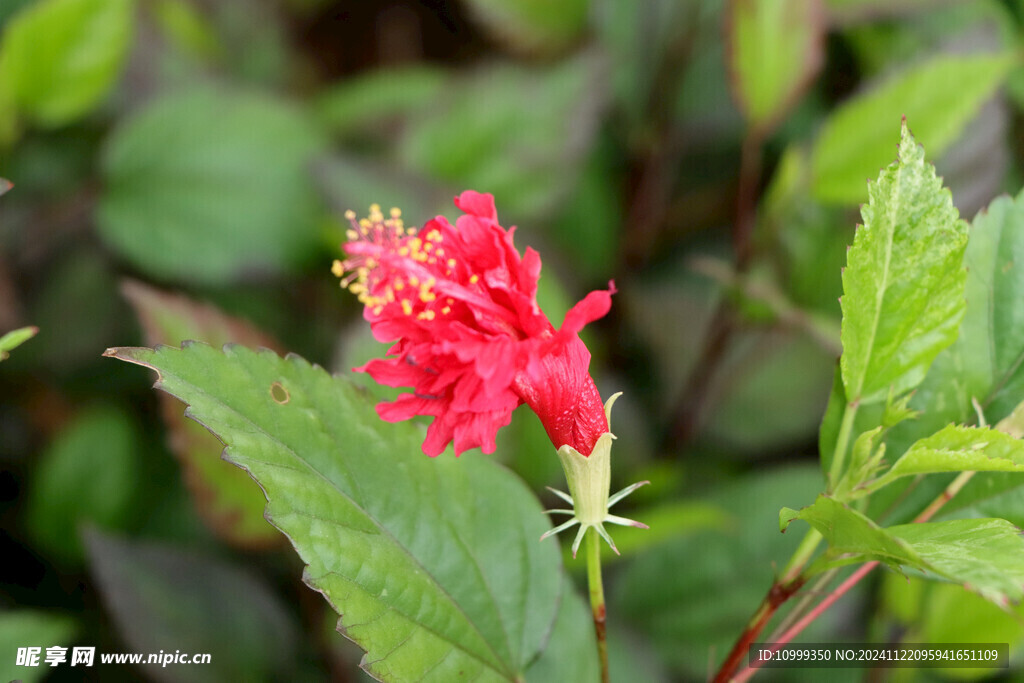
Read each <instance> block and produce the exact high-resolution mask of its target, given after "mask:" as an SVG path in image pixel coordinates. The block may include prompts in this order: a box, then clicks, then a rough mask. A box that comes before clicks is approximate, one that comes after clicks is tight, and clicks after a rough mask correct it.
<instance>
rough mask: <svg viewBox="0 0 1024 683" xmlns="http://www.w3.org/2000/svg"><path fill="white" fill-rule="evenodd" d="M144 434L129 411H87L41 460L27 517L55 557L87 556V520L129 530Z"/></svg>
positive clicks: (30, 527)
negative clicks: (84, 547)
mask: <svg viewBox="0 0 1024 683" xmlns="http://www.w3.org/2000/svg"><path fill="white" fill-rule="evenodd" d="M137 449H138V434H137V433H136V430H135V427H134V424H133V423H132V421H131V419H130V418H129V417H128V416H127V415H125V413H124V412H122V411H120V410H117V409H115V408H112V407H99V408H92V409H89V410H86V411H84V412H83V413H82V414H81V415H79V416H77V417H76V418H75V420H74V421H73V422H72V423H71V424H69V425H67V426H66V427H65V428H64V430H63V432H62V433H61V434H60V436H59V437H58V438H56V439H54V440H53V441H52V442H51V443H50V445H49V447H48V448H47V449H46V451H45V452H43V454H42V455H41V457H40V458H39V461H38V463H37V464H36V468H35V472H34V476H33V477H32V482H31V486H30V488H29V490H28V495H27V499H26V512H25V520H26V524H27V526H28V530H29V533H30V534H31V537H32V539H33V541H34V542H35V543H36V544H37V545H38V547H39V548H41V549H42V550H43V551H45V553H46V555H47V556H49V557H50V558H51V559H52V560H55V561H58V562H62V563H66V562H78V561H80V560H81V554H82V545H81V543H80V542H79V531H80V529H81V527H82V525H83V524H93V525H96V526H99V527H102V528H105V529H123V528H125V527H126V526H127V525H128V523H129V522H130V521H131V520H132V519H133V515H132V503H133V499H134V491H135V482H136V478H137V476H138V470H139V464H138V453H137V452H136V451H137Z"/></svg>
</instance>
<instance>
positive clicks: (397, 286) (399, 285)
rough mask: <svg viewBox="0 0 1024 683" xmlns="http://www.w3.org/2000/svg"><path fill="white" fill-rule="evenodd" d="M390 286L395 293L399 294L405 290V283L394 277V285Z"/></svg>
mask: <svg viewBox="0 0 1024 683" xmlns="http://www.w3.org/2000/svg"><path fill="white" fill-rule="evenodd" d="M391 286H392V287H394V288H395V291H396V292H401V291H402V290H403V289H405V282H403V281H402V278H400V277H396V278H395V282H394V284H393V285H391Z"/></svg>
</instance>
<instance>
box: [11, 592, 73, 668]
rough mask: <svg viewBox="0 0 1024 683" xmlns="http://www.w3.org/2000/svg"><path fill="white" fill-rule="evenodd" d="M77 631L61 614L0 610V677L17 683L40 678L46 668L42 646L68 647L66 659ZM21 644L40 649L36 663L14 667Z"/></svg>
mask: <svg viewBox="0 0 1024 683" xmlns="http://www.w3.org/2000/svg"><path fill="white" fill-rule="evenodd" d="M77 630H78V626H77V625H76V624H75V621H74V620H73V619H71V618H70V617H68V616H65V615H62V614H51V613H49V612H40V611H36V610H27V609H19V610H11V611H7V612H0V679H3V680H5V681H21V683H35V682H36V681H40V680H42V679H43V678H45V677H46V675H47V674H48V673H49V671H50V667H49V666H47V665H46V664H45V658H46V648H48V647H54V646H59V647H66V648H68V661H70V659H71V657H70V652H71V650H70V648H71V640H72V638H74V637H75V633H76V631H77ZM22 647H38V648H40V653H39V663H38V664H37V665H36V666H17V661H18V648H22Z"/></svg>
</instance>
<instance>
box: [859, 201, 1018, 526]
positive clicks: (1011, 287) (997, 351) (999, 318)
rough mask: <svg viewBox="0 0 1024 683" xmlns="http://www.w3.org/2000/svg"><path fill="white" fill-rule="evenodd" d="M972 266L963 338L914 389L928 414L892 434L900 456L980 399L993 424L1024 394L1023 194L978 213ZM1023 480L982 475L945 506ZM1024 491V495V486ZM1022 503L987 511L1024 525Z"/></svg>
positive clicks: (927, 492) (927, 488)
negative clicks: (1023, 307)
mask: <svg viewBox="0 0 1024 683" xmlns="http://www.w3.org/2000/svg"><path fill="white" fill-rule="evenodd" d="M964 263H965V265H966V266H967V283H966V289H965V298H966V300H967V309H966V312H965V314H964V319H963V322H962V323H961V325H960V335H959V337H958V338H957V340H956V343H954V344H953V345H952V346H950V347H949V348H948V349H946V350H945V351H943V352H942V353H941V354H939V356H938V357H937V358H936V359H935V363H934V365H933V366H932V368H931V370H930V371H929V372H928V376H927V377H926V378H925V381H924V382H923V383H922V384H921V386H920V387H918V389H917V391H916V392H915V393H914V397H913V399H912V400H911V403H910V406H911V407H912V408H914V409H916V410H918V411H919V412H920V416H919V417H918V419H917V420H914V421H911V422H907V423H905V424H903V425H900V426H899V427H897V428H896V429H894V430H893V432H892V434H891V435H890V436H889V437H888V438H887V442H888V443H889V451H890V453H893V454H896V455H899V454H900V453H902V452H904V451H905V450H906V449H907V448H909V447H910V445H911V444H913V443H914V442H915V441H917V440H918V439H921V438H924V437H926V436H928V435H930V434H933V433H935V432H937V431H938V430H940V429H942V428H943V427H945V426H946V425H948V424H949V423H950V422H958V423H966V422H971V421H973V420H975V419H976V418H975V411H974V408H973V407H972V406H971V399H972V398H976V399H977V400H978V401H979V403H980V404H981V405H982V407H983V408H984V412H985V416H986V418H987V419H988V421H989V422H990V423H995V422H997V421H999V420H1001V419H1003V418H1005V417H1006V416H1007V415H1008V414H1010V413H1011V412H1012V411H1013V409H1014V408H1015V407H1016V406H1017V404H1018V403H1020V402H1021V400H1022V399H1024V363H1021V359H1024V315H1022V312H1021V307H1020V301H1021V300H1024V194H1022V195H1020V196H1018V197H1017V198H1015V199H1011V198H1009V197H1000V198H998V199H996V200H995V201H993V202H992V204H991V205H990V206H989V207H988V209H987V210H985V211H983V212H981V213H979V214H978V216H977V217H975V219H974V222H973V224H972V225H971V229H970V240H969V241H968V243H967V250H966V252H965V253H964ZM1022 485H1024V481H1021V478H1020V477H1017V476H1015V475H1001V474H984V475H978V476H976V477H974V479H972V480H971V481H970V482H969V483H968V484H967V486H965V487H964V490H963V491H961V492H960V493H959V494H958V495H957V497H956V498H954V499H953V500H952V501H951V502H950V503H949V504H948V505H947V507H946V508H944V509H943V514H945V513H946V512H953V511H955V510H958V509H961V508H962V507H964V506H967V505H974V504H975V503H978V502H980V501H983V500H986V499H988V498H992V497H993V496H997V495H1001V494H1003V493H1004V492H1006V491H1008V490H1009V489H1015V488H1019V487H1021V486H1022ZM943 486H945V484H944V483H943V482H940V481H936V482H935V483H934V484H931V483H929V482H925V483H924V484H923V485H922V486H920V487H918V488H919V489H921V490H922V491H921V496H922V499H926V498H929V497H934V496H935V495H936V494H937V493H938V492H939V491H941V489H942V487H943ZM898 488H899V486H894V487H891V488H890V489H887V490H886V492H885V493H883V494H881V495H882V496H883V498H888V496H890V495H891V496H896V495H898V494H899V491H898V490H897V489H898ZM1020 493H1021V494H1024V489H1022V490H1021V492H1020ZM1012 495H1014V494H1011V496H1012ZM891 502H892V501H891V500H886V499H879V501H878V503H877V504H878V505H879V506H880V507H879V509H882V508H885V507H888V505H889V504H890V503H891ZM925 502H927V501H925ZM873 505H874V503H873ZM1017 507H1019V506H1017V505H1016V504H1013V503H1011V501H1010V500H1009V499H1004V502H1003V503H1000V504H998V505H996V507H992V508H988V507H986V510H985V511H984V513H983V515H984V516H994V517H1008V518H1012V519H1013V520H1014V521H1018V520H1019V521H1021V523H1024V517H1019V516H1016V514H1014V515H1012V516H1011V514H1010V510H1011V509H1016V508H1017ZM909 514H914V512H913V511H911V512H910V513H909Z"/></svg>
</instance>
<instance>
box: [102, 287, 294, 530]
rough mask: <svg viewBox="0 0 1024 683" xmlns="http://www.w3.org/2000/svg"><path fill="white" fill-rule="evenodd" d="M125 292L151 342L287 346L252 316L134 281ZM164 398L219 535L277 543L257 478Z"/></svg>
mask: <svg viewBox="0 0 1024 683" xmlns="http://www.w3.org/2000/svg"><path fill="white" fill-rule="evenodd" d="M122 291H123V292H124V295H125V298H126V299H128V302H129V303H131V305H132V307H133V308H134V309H135V314H136V315H137V316H138V318H139V323H140V325H141V326H142V331H143V334H144V336H145V339H146V343H147V344H151V345H154V346H155V345H157V344H173V345H177V344H180V343H181V342H183V341H185V340H188V339H191V340H195V341H203V342H206V343H208V344H210V345H212V346H217V347H219V346H223V345H224V344H227V343H229V342H235V343H239V344H245V345H248V346H252V347H265V348H268V349H280V348H281V346H280V344H278V343H277V342H276V341H275V340H274V339H272V338H270V337H269V336H268V335H266V334H264V333H263V332H261V331H260V330H258V329H257V328H256V327H254V326H253V325H252V324H251V323H249V322H248V321H245V320H241V319H239V318H233V317H231V316H228V315H226V314H225V313H223V312H222V311H220V310H219V309H217V308H214V307H213V306H210V305H205V304H201V303H198V302H196V301H192V300H190V299H187V298H185V297H183V296H174V295H171V294H165V293H164V292H161V291H159V290H156V289H153V288H151V287H148V286H147V285H144V284H142V283H140V282H135V281H131V280H130V281H127V282H125V283H124V285H123V286H122ZM160 398H161V399H162V400H161V409H162V410H161V413H162V415H163V418H164V423H165V424H166V425H167V428H168V430H169V432H170V438H169V445H170V448H171V450H172V451H173V452H174V454H175V455H176V456H177V458H178V460H179V461H180V462H181V467H182V470H183V473H184V477H183V478H184V481H185V484H186V485H187V486H188V489H189V492H190V493H191V494H192V499H193V501H194V503H195V507H196V510H197V511H198V512H199V515H200V517H202V518H203V520H204V521H205V522H206V523H207V525H208V526H209V527H210V528H211V529H213V531H214V532H215V533H217V534H218V535H219V536H221V537H222V538H224V539H225V540H227V541H229V542H231V543H233V544H236V545H239V546H241V547H265V546H268V545H275V544H277V543H278V542H279V541H280V540H281V535H280V534H279V533H278V532H277V530H276V529H274V528H273V527H272V526H270V525H269V524H268V523H267V521H266V520H265V519H264V518H263V507H264V503H265V499H264V497H263V492H262V491H260V488H259V486H257V485H256V482H254V481H253V480H252V477H250V476H249V475H247V474H246V473H245V472H244V471H242V470H240V469H239V468H237V467H234V466H232V465H231V464H230V463H227V462H224V461H223V460H221V459H220V452H221V449H222V446H221V443H220V442H219V441H217V439H216V438H215V437H214V436H213V435H212V434H210V432H209V431H207V430H206V429H204V428H203V427H202V426H201V425H199V424H197V423H196V422H194V421H193V420H186V419H185V418H184V416H182V414H181V410H180V409H179V404H178V402H177V401H175V400H174V399H173V398H171V397H170V396H166V395H164V396H161V397H160Z"/></svg>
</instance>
